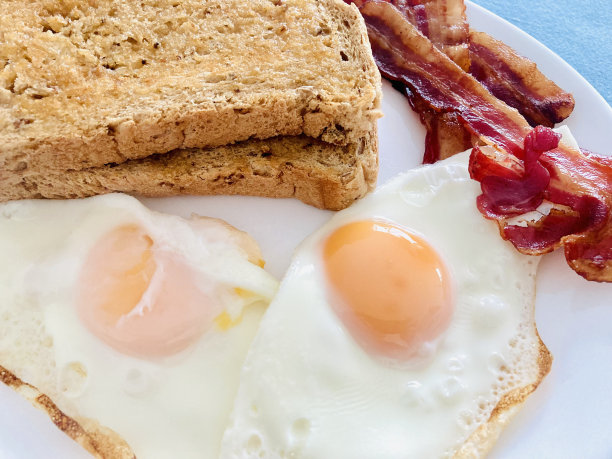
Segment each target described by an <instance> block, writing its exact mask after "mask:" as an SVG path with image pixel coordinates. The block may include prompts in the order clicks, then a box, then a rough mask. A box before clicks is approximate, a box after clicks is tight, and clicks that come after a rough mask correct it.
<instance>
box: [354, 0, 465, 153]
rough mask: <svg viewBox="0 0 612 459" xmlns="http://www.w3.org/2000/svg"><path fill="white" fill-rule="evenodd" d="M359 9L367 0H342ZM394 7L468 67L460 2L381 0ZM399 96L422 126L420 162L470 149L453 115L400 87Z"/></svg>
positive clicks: (446, 51)
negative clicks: (423, 129)
mask: <svg viewBox="0 0 612 459" xmlns="http://www.w3.org/2000/svg"><path fill="white" fill-rule="evenodd" d="M345 1H346V2H347V3H354V4H356V5H357V6H358V7H359V8H361V7H363V5H364V4H365V3H367V2H368V1H370V0H353V1H351V0H345ZM384 1H386V2H387V3H391V4H392V5H393V6H395V7H396V8H397V9H398V10H399V11H400V12H401V13H402V14H403V15H404V16H405V17H406V19H407V20H408V21H410V22H411V23H412V24H413V25H415V26H416V28H417V29H418V30H419V31H420V32H421V33H422V34H423V35H425V36H426V37H427V38H429V39H430V41H431V42H432V43H433V44H434V46H436V47H437V48H438V49H439V50H440V51H442V52H443V53H444V54H446V55H447V56H448V57H449V58H450V59H452V60H453V61H454V62H455V63H456V64H457V65H459V66H460V67H461V68H462V69H463V70H465V71H468V70H469V68H470V59H469V43H468V42H469V27H468V23H467V19H466V16H465V4H464V2H463V0H384ZM395 86H396V89H397V90H398V91H400V92H401V93H403V94H404V95H405V96H406V97H407V98H408V101H409V102H410V105H411V106H412V108H413V110H414V111H415V112H417V113H418V114H419V117H420V119H421V123H422V124H423V125H424V126H425V129H426V132H427V134H426V136H425V153H424V155H423V163H424V164H431V163H434V162H436V161H438V160H440V159H445V158H448V157H449V156H452V155H454V154H456V153H459V152H460V151H465V150H466V149H468V148H470V147H472V145H473V143H472V140H473V138H472V135H471V134H470V133H469V132H468V131H467V130H466V129H465V128H464V127H463V125H462V124H461V123H460V122H458V121H457V117H456V115H455V114H454V113H442V112H438V111H436V110H433V109H432V108H431V107H430V106H429V105H428V104H427V102H426V101H424V100H422V99H421V97H420V96H419V95H418V94H415V93H412V92H411V91H410V90H409V89H407V88H406V87H405V86H404V85H403V84H401V83H398V84H397V85H395Z"/></svg>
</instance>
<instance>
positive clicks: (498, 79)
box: [469, 30, 574, 127]
mask: <svg viewBox="0 0 612 459" xmlns="http://www.w3.org/2000/svg"><path fill="white" fill-rule="evenodd" d="M469 42H470V73H471V74H472V75H474V77H475V78H476V79H477V80H478V81H480V82H481V83H482V84H483V85H484V86H485V87H486V88H487V89H488V90H489V91H490V92H491V93H492V94H493V95H494V96H495V97H497V98H498V99H501V100H503V101H504V102H505V103H507V104H508V105H510V106H511V107H514V108H516V109H517V110H518V111H519V112H520V113H521V114H522V115H523V116H524V117H525V119H526V120H527V121H528V122H529V124H531V125H532V126H537V125H542V126H548V127H553V126H554V125H555V124H556V123H559V122H561V121H563V120H564V119H565V118H567V117H568V116H569V115H570V114H571V113H572V111H573V110H574V98H573V96H572V95H571V94H570V93H568V92H565V91H563V90H562V89H561V88H560V87H559V86H557V85H556V84H555V83H554V82H553V81H551V80H549V79H548V78H547V77H546V76H545V75H544V74H543V73H542V72H540V71H539V70H538V67H537V65H536V64H534V63H533V62H531V61H530V60H529V59H526V58H524V57H522V56H519V55H518V54H517V53H516V51H514V50H513V49H512V48H511V47H509V46H508V45H506V44H505V43H502V42H501V41H498V40H495V39H494V38H493V37H491V36H489V35H487V34H486V33H483V32H476V31H474V30H471V31H470V39H469Z"/></svg>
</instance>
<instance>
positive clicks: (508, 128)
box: [361, 1, 612, 282]
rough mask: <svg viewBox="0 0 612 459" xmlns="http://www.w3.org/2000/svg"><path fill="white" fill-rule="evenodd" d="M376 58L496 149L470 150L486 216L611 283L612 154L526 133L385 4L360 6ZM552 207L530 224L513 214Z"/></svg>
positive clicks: (524, 243) (511, 236)
mask: <svg viewBox="0 0 612 459" xmlns="http://www.w3.org/2000/svg"><path fill="white" fill-rule="evenodd" d="M361 13H362V15H363V17H364V19H365V21H366V24H367V26H368V33H369V37H370V42H371V44H372V50H373V53H374V58H375V60H376V62H377V64H378V66H379V69H380V70H381V72H382V73H383V74H384V75H385V76H386V77H388V78H390V79H392V80H395V81H399V82H401V83H402V84H404V85H406V86H407V87H408V88H409V89H410V91H412V92H414V93H416V94H418V95H419V97H420V98H421V100H422V101H424V102H426V103H427V104H428V105H429V107H430V108H431V109H433V110H435V111H436V112H448V113H454V114H455V115H456V117H457V120H459V121H460V122H461V123H462V124H463V125H464V126H465V127H466V129H468V131H470V132H471V133H472V134H474V135H476V136H478V137H479V139H480V140H481V141H483V142H484V143H485V144H487V145H489V146H491V147H493V149H494V151H495V154H494V155H491V154H489V155H487V154H486V152H485V148H474V150H473V152H472V157H471V160H470V172H471V174H472V176H473V177H474V178H475V179H476V180H479V181H480V182H481V186H482V191H483V195H482V196H481V197H479V199H478V206H479V209H480V211H481V212H482V213H483V215H484V216H485V217H486V218H489V219H493V220H496V221H497V223H498V225H499V228H500V233H501V235H502V237H503V238H504V239H508V240H510V241H511V242H512V243H513V244H514V245H515V247H516V248H517V249H518V250H519V251H521V252H523V253H527V254H531V255H534V254H542V253H546V252H550V251H552V250H554V249H555V248H557V247H560V246H561V245H564V247H565V255H566V258H567V260H568V263H569V264H570V266H571V267H572V268H573V269H574V270H575V271H576V272H578V273H579V274H580V275H582V276H584V277H585V278H587V279H589V280H595V281H605V282H612V213H611V211H610V209H611V208H612V160H610V159H609V158H604V157H599V156H596V155H593V154H582V153H581V152H579V151H575V150H572V149H570V148H568V147H565V146H563V145H559V146H557V145H556V143H557V142H558V138H557V137H556V135H555V134H554V133H552V131H550V130H549V129H548V128H544V127H540V128H537V129H536V130H534V131H533V132H532V128H531V126H530V125H529V123H528V122H527V121H526V120H525V118H524V117H523V116H521V115H520V114H519V113H518V111H516V110H515V109H513V108H511V107H509V106H507V105H506V104H505V103H503V102H502V101H500V100H499V99H497V98H496V97H494V96H493V95H492V94H491V93H490V92H489V91H488V90H487V89H486V88H485V87H484V86H482V85H481V84H480V83H479V82H478V81H477V80H476V79H475V78H474V77H472V76H471V75H469V74H467V73H465V72H463V71H462V70H461V69H460V68H459V67H458V66H457V65H455V64H454V63H453V62H452V61H451V60H450V59H449V58H447V57H446V56H445V55H444V54H443V53H442V52H440V51H439V50H438V49H436V47H435V46H433V44H432V43H431V42H430V41H429V40H428V39H427V38H426V37H424V36H423V35H422V34H420V33H419V31H418V30H417V29H416V28H415V27H414V26H413V25H412V24H411V23H410V22H409V21H408V20H406V18H405V17H404V15H402V14H401V13H400V12H399V11H398V10H397V9H395V8H394V7H392V6H391V5H390V4H389V3H386V2H382V1H370V2H367V3H366V4H364V5H363V6H362V8H361ZM544 202H548V203H550V204H551V206H552V207H553V209H552V210H550V212H548V213H547V214H545V215H544V214H543V215H542V217H541V218H539V219H538V220H537V221H534V222H527V223H525V224H523V225H521V224H516V223H514V222H513V220H512V218H513V217H516V216H517V215H520V214H521V213H524V212H527V211H536V210H537V209H538V207H539V206H540V204H542V203H544Z"/></svg>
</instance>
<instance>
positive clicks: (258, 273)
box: [0, 195, 277, 458]
mask: <svg viewBox="0 0 612 459" xmlns="http://www.w3.org/2000/svg"><path fill="white" fill-rule="evenodd" d="M0 253H1V254H2V261H3V263H2V264H1V265H0V321H1V322H0V325H1V327H2V334H1V335H0V365H3V366H4V367H6V368H7V369H9V371H11V372H13V373H15V374H16V375H17V376H18V377H20V378H21V379H23V380H25V381H26V382H28V383H30V384H32V385H34V386H35V387H37V388H38V389H39V390H40V391H41V392H43V393H45V394H46V395H48V396H49V397H50V398H51V399H52V400H53V401H54V402H55V403H56V404H57V405H58V406H59V408H60V409H62V411H64V412H65V413H66V414H68V415H69V416H71V417H74V418H75V419H77V420H79V422H80V420H83V419H84V418H87V419H92V420H95V421H97V422H98V423H99V424H101V425H102V426H105V427H108V428H110V429H113V430H114V431H115V432H117V433H118V434H119V435H120V436H121V437H122V438H123V439H125V440H126V441H127V443H128V444H129V445H130V447H131V448H132V450H133V451H134V453H135V454H136V455H137V456H138V457H145V458H157V457H159V458H165V457H181V458H189V457H216V456H217V455H218V448H219V445H220V440H221V436H222V432H223V429H224V427H225V425H226V422H227V418H228V416H229V412H230V409H231V406H232V402H233V397H234V395H235V392H236V390H237V387H238V379H239V371H240V367H241V365H242V362H243V360H244V357H245V355H246V352H247V349H248V347H249V345H250V343H251V340H252V337H253V336H254V334H255V331H256V329H257V326H258V323H259V319H260V317H261V315H262V313H263V310H264V308H265V306H266V305H267V303H268V302H269V301H270V299H271V298H272V296H273V295H274V293H275V292H276V289H277V281H276V280H275V279H274V278H272V277H271V276H270V275H269V274H268V273H266V272H265V271H264V270H263V269H262V265H263V262H262V260H261V256H260V253H259V248H258V247H257V245H256V243H255V242H254V241H253V240H252V239H251V238H250V237H249V236H248V235H246V233H242V232H240V231H238V230H236V229H235V228H232V227H230V226H229V225H227V224H226V223H224V222H222V221H220V220H214V219H203V218H199V217H192V218H191V219H190V220H185V219H182V218H179V217H175V216H170V215H163V214H158V213H155V212H151V211H149V210H148V209H146V208H145V207H144V206H143V205H142V204H140V203H139V202H138V201H137V200H136V199H134V198H131V197H129V196H125V195H107V196H100V197H94V198H89V199H82V200H72V201H54V202H50V201H20V202H11V203H6V204H2V205H0ZM84 422H88V421H84Z"/></svg>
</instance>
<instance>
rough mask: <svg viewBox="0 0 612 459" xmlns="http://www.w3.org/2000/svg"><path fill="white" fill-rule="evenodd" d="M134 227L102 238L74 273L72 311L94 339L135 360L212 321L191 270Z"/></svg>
mask: <svg viewBox="0 0 612 459" xmlns="http://www.w3.org/2000/svg"><path fill="white" fill-rule="evenodd" d="M153 245H154V244H153V240H152V239H151V237H150V236H149V235H148V234H147V233H146V232H145V231H144V229H143V228H141V227H140V226H137V225H125V226H121V227H118V228H115V229H113V230H112V231H110V232H109V233H107V234H105V235H104V236H103V237H102V238H101V239H100V240H99V241H98V242H97V243H96V244H95V246H94V247H93V248H92V250H91V251H90V252H89V254H88V256H87V259H86V261H85V264H84V267H83V269H82V271H81V274H80V279H79V288H78V292H77V308H78V313H79V316H80V318H81V320H82V321H83V322H84V323H85V325H86V326H87V327H88V329H89V330H90V331H91V332H92V333H93V334H94V335H95V336H97V337H98V338H99V339H101V340H103V341H104V342H106V343H107V344H109V345H110V346H112V347H113V348H115V349H116V350H118V351H120V352H122V353H125V354H128V355H135V356H138V357H161V356H167V355H171V354H174V353H176V352H179V351H181V350H183V349H185V348H186V347H188V346H189V345H191V344H192V343H193V342H195V341H196V340H197V339H198V338H199V337H200V336H201V334H202V333H203V332H204V330H205V329H206V328H207V327H208V326H210V324H211V323H212V321H213V319H214V312H218V309H217V308H215V307H214V305H213V303H212V302H211V300H210V298H208V297H207V295H206V294H204V293H203V292H202V291H201V290H200V289H199V288H198V287H197V281H196V278H195V274H194V272H193V270H192V269H191V268H190V267H189V266H188V265H187V264H186V263H185V262H184V260H182V259H181V258H180V257H178V256H176V255H175V254H172V253H170V252H167V251H163V250H159V251H154V248H153Z"/></svg>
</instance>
